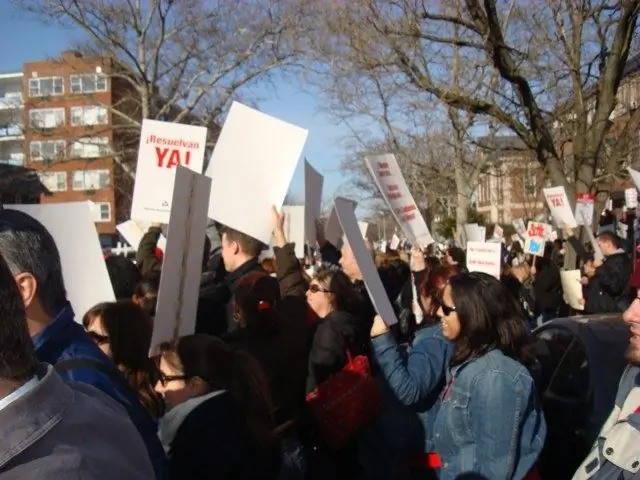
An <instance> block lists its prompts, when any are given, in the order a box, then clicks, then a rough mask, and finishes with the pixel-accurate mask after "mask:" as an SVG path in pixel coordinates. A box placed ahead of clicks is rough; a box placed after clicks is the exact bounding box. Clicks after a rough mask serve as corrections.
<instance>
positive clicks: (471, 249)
mask: <svg viewBox="0 0 640 480" xmlns="http://www.w3.org/2000/svg"><path fill="white" fill-rule="evenodd" d="M501 258H502V244H501V243H486V242H467V269H468V270H469V271H470V272H484V273H487V274H489V275H492V276H494V277H496V278H498V279H499V278H500V273H501V262H500V260H501Z"/></svg>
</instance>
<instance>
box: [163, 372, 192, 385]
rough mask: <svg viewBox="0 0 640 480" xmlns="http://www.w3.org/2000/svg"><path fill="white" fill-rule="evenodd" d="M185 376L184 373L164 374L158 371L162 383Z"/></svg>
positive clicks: (184, 377) (174, 380)
mask: <svg viewBox="0 0 640 480" xmlns="http://www.w3.org/2000/svg"><path fill="white" fill-rule="evenodd" d="M186 379H187V377H186V376H185V375H165V374H164V373H162V372H160V382H161V383H162V385H166V384H167V383H169V382H177V381H179V380H186Z"/></svg>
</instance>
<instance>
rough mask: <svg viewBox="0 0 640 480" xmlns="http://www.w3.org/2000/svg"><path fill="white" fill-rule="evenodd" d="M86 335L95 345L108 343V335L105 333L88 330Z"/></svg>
mask: <svg viewBox="0 0 640 480" xmlns="http://www.w3.org/2000/svg"><path fill="white" fill-rule="evenodd" d="M87 336H88V337H89V338H90V339H91V340H93V341H94V342H95V343H96V345H105V344H107V343H109V337H108V336H107V335H100V334H99V333H96V332H93V331H91V330H88V331H87Z"/></svg>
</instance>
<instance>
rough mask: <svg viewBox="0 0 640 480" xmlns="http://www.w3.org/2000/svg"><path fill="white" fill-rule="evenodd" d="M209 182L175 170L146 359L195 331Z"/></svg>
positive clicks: (199, 175) (206, 220) (189, 171)
mask: <svg viewBox="0 0 640 480" xmlns="http://www.w3.org/2000/svg"><path fill="white" fill-rule="evenodd" d="M210 190H211V179H210V178H207V177H205V176H204V175H201V174H198V173H195V172H192V171H191V170H189V169H187V168H184V167H178V168H177V170H176V181H175V185H174V189H173V199H172V203H171V204H172V207H171V218H170V220H169V231H168V238H167V250H166V252H165V255H164V260H163V262H162V275H161V276H160V288H159V290H158V303H157V306H156V317H155V320H154V323H153V335H152V337H151V347H150V349H149V356H154V355H157V354H158V347H159V346H160V345H161V344H162V343H164V342H169V341H173V340H177V339H178V338H180V337H183V336H185V335H190V334H192V333H194V332H195V329H196V314H197V311H198V295H199V292H200V276H201V274H202V259H203V257H204V242H205V237H206V234H207V233H206V232H207V222H208V219H207V199H208V198H209V195H210V193H211V192H210Z"/></svg>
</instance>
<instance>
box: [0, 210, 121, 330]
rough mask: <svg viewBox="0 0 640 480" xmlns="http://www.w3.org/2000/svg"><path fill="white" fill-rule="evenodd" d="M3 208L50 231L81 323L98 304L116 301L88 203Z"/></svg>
mask: <svg viewBox="0 0 640 480" xmlns="http://www.w3.org/2000/svg"><path fill="white" fill-rule="evenodd" d="M4 208H6V209H11V210H20V211H21V212H24V213H26V214H28V215H31V216H32V217H33V218H35V219H36V220H38V221H39V222H40V223H41V224H42V225H44V227H45V228H46V229H47V230H49V233H50V234H51V236H52V237H53V239H54V240H55V242H56V245H57V246H58V252H59V253H60V262H61V263H62V276H63V278H64V284H65V287H66V289H67V298H68V300H69V301H70V302H71V306H72V307H73V311H74V312H75V314H76V317H75V318H76V321H77V322H78V323H80V322H82V317H83V316H84V314H85V313H86V312H87V311H88V310H89V309H90V308H92V307H94V306H95V305H97V304H98V303H102V302H113V301H114V300H115V295H114V293H113V286H112V285H111V280H110V279H109V273H108V272H107V267H106V265H105V263H104V256H103V253H102V248H101V247H100V240H99V238H98V232H97V231H96V225H95V223H94V222H93V216H92V214H91V209H90V207H89V204H88V203H87V202H68V203H47V204H43V205H5V206H4Z"/></svg>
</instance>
